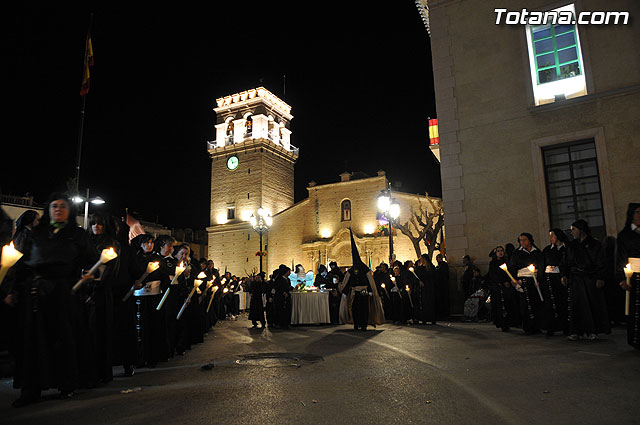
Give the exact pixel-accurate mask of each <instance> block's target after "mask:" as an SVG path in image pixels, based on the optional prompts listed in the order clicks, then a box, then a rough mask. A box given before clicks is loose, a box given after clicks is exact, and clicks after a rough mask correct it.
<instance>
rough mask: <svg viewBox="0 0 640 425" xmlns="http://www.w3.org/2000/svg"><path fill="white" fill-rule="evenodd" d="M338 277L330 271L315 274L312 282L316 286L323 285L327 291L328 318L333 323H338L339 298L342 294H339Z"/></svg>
mask: <svg viewBox="0 0 640 425" xmlns="http://www.w3.org/2000/svg"><path fill="white" fill-rule="evenodd" d="M338 279H339V276H338V275H334V274H332V273H327V274H326V276H322V274H317V275H316V280H315V282H314V283H313V284H314V285H315V286H316V288H320V285H324V288H325V289H326V290H327V291H329V319H330V320H331V323H332V324H334V325H338V324H340V300H341V298H342V295H341V294H340V283H341V282H340V281H339V280H338Z"/></svg>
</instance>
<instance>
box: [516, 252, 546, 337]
mask: <svg viewBox="0 0 640 425" xmlns="http://www.w3.org/2000/svg"><path fill="white" fill-rule="evenodd" d="M543 262H544V258H543V256H542V252H540V250H539V249H537V248H532V249H531V251H530V252H528V251H527V250H525V249H522V248H518V249H516V250H515V251H513V254H512V255H511V259H510V261H509V271H510V272H511V275H512V276H513V277H514V278H515V279H516V280H520V281H522V288H521V289H522V292H519V291H518V298H519V304H520V317H521V318H522V329H523V330H524V331H525V332H526V333H534V332H537V331H539V330H540V327H541V321H542V300H541V299H540V295H539V294H538V290H537V289H536V286H535V282H534V279H533V278H532V277H518V270H520V269H523V268H526V267H528V266H529V265H531V264H533V265H534V266H535V268H536V278H537V279H538V283H539V282H540V277H541V276H542V274H541V273H540V269H541V268H542V265H543ZM543 272H544V270H543Z"/></svg>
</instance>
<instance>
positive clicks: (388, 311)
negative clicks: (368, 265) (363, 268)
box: [373, 270, 393, 321]
mask: <svg viewBox="0 0 640 425" xmlns="http://www.w3.org/2000/svg"><path fill="white" fill-rule="evenodd" d="M373 280H374V281H375V283H376V286H377V289H378V294H379V295H380V299H381V300H382V309H383V310H384V318H385V319H386V320H392V321H393V306H392V303H391V296H390V295H389V291H390V290H391V288H392V285H393V284H392V282H391V276H389V273H388V272H383V271H380V270H376V271H375V272H373ZM382 285H384V287H382Z"/></svg>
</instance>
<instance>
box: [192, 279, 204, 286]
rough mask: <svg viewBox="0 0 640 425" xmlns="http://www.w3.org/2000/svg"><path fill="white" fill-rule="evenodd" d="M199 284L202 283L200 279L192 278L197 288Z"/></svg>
mask: <svg viewBox="0 0 640 425" xmlns="http://www.w3.org/2000/svg"><path fill="white" fill-rule="evenodd" d="M200 285H202V281H201V280H200V279H194V280H193V286H195V287H196V288H197V287H198V286H200Z"/></svg>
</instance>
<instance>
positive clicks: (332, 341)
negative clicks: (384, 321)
mask: <svg viewBox="0 0 640 425" xmlns="http://www.w3.org/2000/svg"><path fill="white" fill-rule="evenodd" d="M382 332H383V331H381V330H372V331H366V332H362V331H356V330H349V329H336V330H335V331H333V332H332V333H330V334H328V335H325V336H323V337H322V338H320V339H317V340H315V341H313V342H312V343H311V344H309V345H307V347H306V350H305V351H306V352H308V353H313V354H317V355H320V356H329V355H332V354H336V353H341V352H343V351H347V350H352V349H353V348H355V347H357V346H359V345H360V344H362V343H364V342H366V341H367V340H368V339H370V338H373V337H375V336H376V335H378V334H380V333H382Z"/></svg>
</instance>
